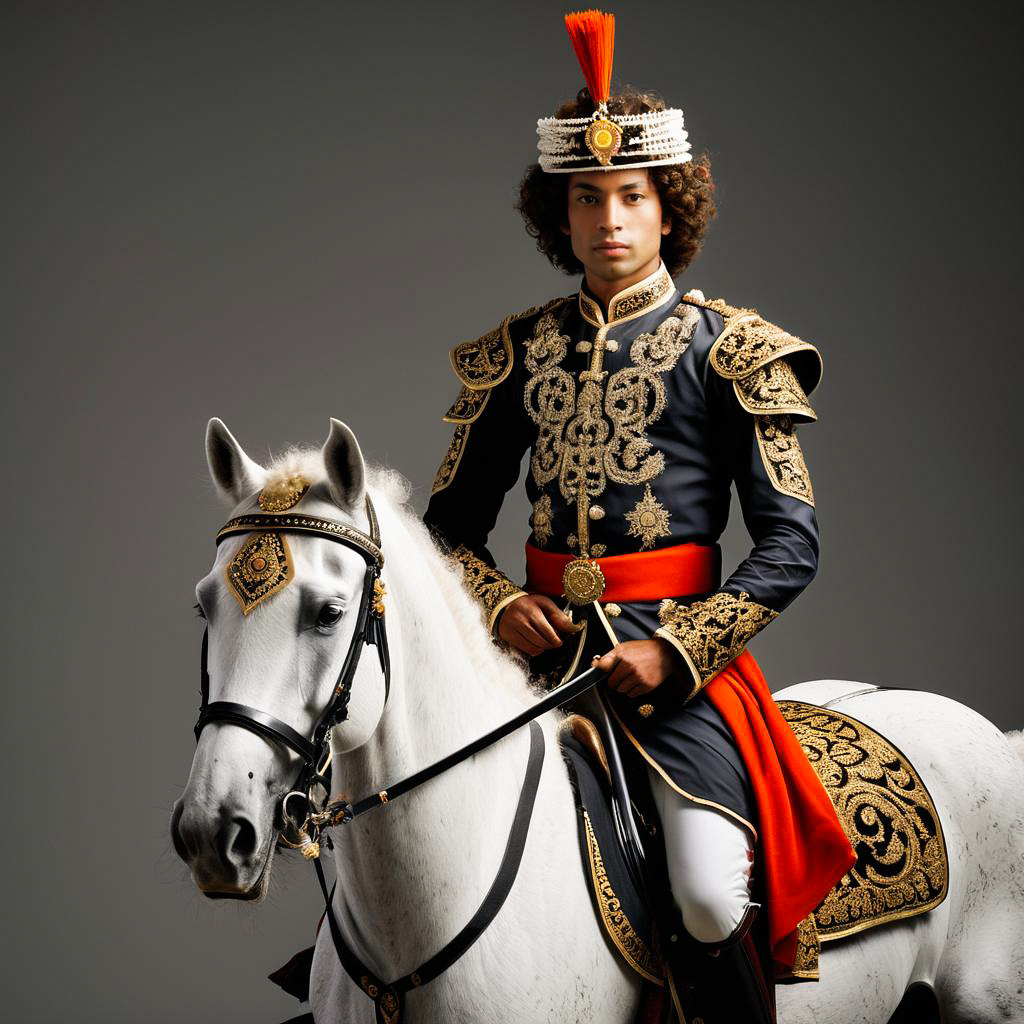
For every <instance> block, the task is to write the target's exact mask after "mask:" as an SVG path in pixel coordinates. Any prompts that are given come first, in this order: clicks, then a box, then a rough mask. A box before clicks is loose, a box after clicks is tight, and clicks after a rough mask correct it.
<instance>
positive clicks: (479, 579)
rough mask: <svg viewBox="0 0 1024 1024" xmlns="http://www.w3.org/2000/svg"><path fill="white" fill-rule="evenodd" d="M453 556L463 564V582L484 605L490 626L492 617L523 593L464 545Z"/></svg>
mask: <svg viewBox="0 0 1024 1024" xmlns="http://www.w3.org/2000/svg"><path fill="white" fill-rule="evenodd" d="M452 555H453V556H454V557H455V558H456V559H457V560H458V561H459V562H460V563H461V565H462V569H463V582H464V583H465V584H466V587H467V588H468V589H469V591H470V593H471V594H472V595H473V596H474V597H475V598H476V599H477V600H478V601H479V602H480V604H481V605H483V608H484V611H485V612H486V613H487V617H488V620H491V621H490V624H491V625H493V620H492V616H493V615H494V614H495V612H497V611H499V610H500V608H501V606H503V605H504V604H507V603H508V599H509V598H511V597H517V596H518V595H520V594H522V593H523V591H522V590H520V589H519V587H517V586H516V585H515V584H514V583H513V582H512V581H511V580H510V579H509V578H508V577H507V576H506V575H505V574H504V573H503V572H502V571H501V570H500V569H495V568H494V566H491V565H488V564H487V563H486V562H485V561H484V560H483V559H481V558H477V556H476V555H474V554H473V552H472V551H470V550H469V548H467V547H466V546H465V545H464V544H460V545H459V546H458V547H457V548H455V550H454V551H453V552H452Z"/></svg>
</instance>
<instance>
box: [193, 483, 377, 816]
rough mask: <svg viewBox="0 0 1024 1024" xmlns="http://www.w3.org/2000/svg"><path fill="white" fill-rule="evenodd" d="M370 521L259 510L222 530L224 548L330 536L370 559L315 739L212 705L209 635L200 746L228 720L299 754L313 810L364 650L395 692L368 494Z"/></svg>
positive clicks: (300, 787)
mask: <svg viewBox="0 0 1024 1024" xmlns="http://www.w3.org/2000/svg"><path fill="white" fill-rule="evenodd" d="M366 518H367V520H368V522H369V524H370V532H369V534H365V533H363V532H362V531H361V530H357V529H356V528H355V527H354V526H349V525H348V524H346V523H338V522H335V521H334V520H332V519H323V518H321V517H319V516H307V515H302V514H300V513H296V512H287V513H274V514H272V513H256V512H253V513H248V514H246V515H241V516H235V518H234V519H230V520H228V522H226V523H225V524H224V525H223V526H222V527H221V528H220V530H218V531H217V544H218V545H219V544H220V543H221V541H223V540H224V539H226V538H227V537H234V536H237V535H238V534H243V533H254V532H260V533H300V534H306V535H312V536H316V537H325V538H327V539H328V540H331V541H334V542H335V543H338V544H343V545H344V546H345V547H347V548H350V549H351V550H353V551H357V552H358V553H359V554H360V555H362V556H363V558H364V559H365V561H366V575H365V577H364V578H363V591H362V594H361V595H360V598H359V609H358V612H357V614H356V626H355V632H354V633H353V635H352V642H351V643H350V644H349V648H348V652H347V653H346V655H345V661H344V664H343V665H342V667H341V671H340V672H339V673H338V678H337V681H336V682H335V684H334V690H333V691H332V694H331V699H330V701H329V702H328V704H327V707H326V708H324V711H323V713H322V714H321V715H320V718H319V720H318V722H317V724H316V726H315V727H314V729H313V735H312V738H310V739H307V738H306V737H305V736H303V735H302V734H301V733H299V732H297V731H296V730H295V729H293V728H292V727H291V726H290V725H288V724H287V723H286V722H282V721H281V720H280V719H279V718H275V717H274V716H273V715H271V714H269V713H267V712H266V711H261V710H260V709H259V708H254V707H250V706H249V705H248V704H236V703H234V702H232V701H225V700H217V701H213V702H212V703H211V702H210V674H209V671H208V668H207V651H208V646H209V640H208V631H207V632H204V633H203V647H202V669H201V676H200V692H201V696H202V703H201V704H200V707H199V718H198V720H197V721H196V724H195V734H196V741H197V742H198V740H199V735H200V733H201V732H202V731H203V729H204V728H205V727H206V726H207V725H209V724H210V722H227V723H229V724H231V725H238V726H241V727H242V728H243V729H248V730H249V731H250V732H255V733H257V734H258V735H260V736H263V737H265V738H267V739H269V740H271V741H274V742H277V743H280V744H282V745H283V746H285V747H287V748H288V749H289V750H293V751H294V752H295V753H296V754H298V755H299V757H301V758H302V762H303V764H302V770H301V772H300V774H299V778H298V780H297V782H296V784H295V786H294V787H293V789H294V790H295V791H298V792H300V793H301V794H302V795H303V796H304V797H305V798H306V801H307V803H309V804H310V806H312V802H311V800H310V795H309V794H310V790H311V789H312V788H313V786H314V785H316V784H317V783H320V784H321V785H323V786H324V787H325V788H326V787H327V785H328V783H327V780H326V779H325V778H324V777H323V774H322V773H323V772H324V771H325V762H326V759H327V752H328V745H329V742H330V739H329V738H330V733H331V729H332V728H334V726H336V725H338V724H339V723H340V722H343V721H345V719H346V718H347V717H348V704H349V698H350V696H351V693H352V679H353V677H354V675H355V671H356V667H357V666H358V664H359V656H360V654H361V653H362V650H363V647H364V646H366V645H372V646H374V647H376V648H377V654H378V656H379V658H380V667H381V671H382V672H383V673H384V703H385V704H387V700H388V696H389V695H390V693H391V659H390V656H389V654H388V640H387V631H386V629H385V625H384V604H383V600H382V597H383V592H384V587H383V584H382V583H381V581H380V573H381V569H382V568H383V566H384V552H383V551H382V550H381V546H380V526H379V524H378V523H377V514H376V512H375V511H374V508H373V502H371V501H370V496H369V495H368V494H367V495H366ZM296 824H297V823H296Z"/></svg>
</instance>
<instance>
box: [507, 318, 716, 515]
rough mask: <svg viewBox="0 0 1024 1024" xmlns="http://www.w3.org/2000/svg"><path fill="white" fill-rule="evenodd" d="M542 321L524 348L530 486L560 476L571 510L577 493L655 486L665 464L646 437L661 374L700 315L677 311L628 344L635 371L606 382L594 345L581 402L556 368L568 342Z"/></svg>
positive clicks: (657, 405) (657, 411)
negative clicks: (531, 434)
mask: <svg viewBox="0 0 1024 1024" xmlns="http://www.w3.org/2000/svg"><path fill="white" fill-rule="evenodd" d="M544 320H545V318H541V320H540V321H538V324H537V329H536V331H535V333H534V337H533V338H531V339H530V340H529V341H528V342H527V343H526V347H527V356H526V367H527V369H528V370H529V371H530V372H531V376H530V377H529V379H528V380H527V382H526V387H525V393H524V401H525V405H526V411H527V413H528V414H529V416H530V418H531V419H532V420H533V422H534V423H535V424H536V425H537V428H538V432H537V441H536V443H535V445H534V450H533V455H532V457H531V461H530V470H531V472H532V474H533V478H534V481H535V483H536V484H537V485H538V486H543V485H544V484H545V483H547V482H548V481H550V480H553V479H555V478H556V477H557V478H558V485H559V490H560V492H561V494H562V497H563V498H564V499H565V500H566V502H567V503H568V504H572V503H573V502H575V501H576V499H577V496H578V495H579V494H580V493H581V492H582V493H584V494H585V496H586V497H587V498H596V497H597V496H598V495H600V494H603V493H604V491H605V489H606V487H607V485H608V481H609V480H611V481H613V482H614V483H620V484H640V483H645V482H646V481H648V480H652V479H653V478H654V477H656V476H657V475H658V474H659V473H661V471H662V470H663V469H664V466H665V457H664V455H663V453H662V452H659V451H652V447H653V446H652V444H651V442H650V441H649V440H648V438H647V436H646V431H647V428H648V427H649V426H650V425H651V424H652V423H654V422H655V421H656V420H657V419H658V417H659V416H661V414H662V412H663V411H664V409H665V383H664V380H663V379H662V375H663V374H664V373H667V372H668V371H669V370H671V369H672V368H673V367H674V366H675V364H676V362H678V360H679V358H680V356H682V354H683V353H684V352H685V351H686V348H687V346H688V345H689V343H690V340H691V339H692V338H693V334H694V331H695V330H696V327H697V323H698V320H699V314H697V312H696V311H695V310H694V309H693V308H692V307H690V306H687V305H685V304H681V305H679V306H678V307H677V308H676V309H675V310H674V311H673V313H672V314H671V315H670V316H668V317H666V318H665V320H663V321H662V323H661V324H660V325H659V326H658V328H657V329H656V330H655V331H654V332H653V333H650V332H645V333H643V334H641V335H639V336H638V337H637V338H636V339H635V340H634V341H633V343H632V345H631V346H630V351H629V355H630V359H631V361H632V363H633V365H632V366H626V367H623V368H622V369H621V370H618V371H616V372H615V373H613V374H612V375H611V376H610V377H609V378H606V374H605V371H603V370H601V369H600V365H601V358H602V357H603V352H604V346H603V345H598V344H596V343H595V346H594V352H593V355H592V360H591V366H590V369H589V370H587V371H584V372H583V373H581V374H580V380H581V382H582V385H583V386H582V388H581V389H580V392H579V395H578V396H577V393H576V383H575V380H574V379H573V377H572V375H571V374H569V373H567V372H566V371H565V370H563V369H562V368H561V367H560V366H559V365H558V364H559V363H560V362H561V361H562V359H564V357H565V352H566V346H567V345H568V342H569V338H568V337H567V336H566V335H562V334H559V333H558V330H557V325H556V324H554V323H552V322H547V323H545V322H544Z"/></svg>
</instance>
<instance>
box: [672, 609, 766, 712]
mask: <svg viewBox="0 0 1024 1024" xmlns="http://www.w3.org/2000/svg"><path fill="white" fill-rule="evenodd" d="M778 614H779V613H778V612H776V611H773V610H772V609H771V608H766V607H765V606H764V605H763V604H758V603H757V602H756V601H752V600H751V598H750V595H749V594H747V593H740V594H739V595H738V596H737V595H734V594H730V593H727V592H726V591H724V590H722V591H719V592H718V593H717V594H712V595H711V596H710V597H708V598H705V599H704V600H703V601H696V602H694V603H693V604H690V605H681V604H678V603H677V602H676V601H673V600H671V599H669V600H665V601H662V602H661V606H660V607H659V608H658V620H659V621H660V622H661V627H660V628H659V629H658V630H656V631H655V634H654V635H655V636H660V637H663V638H664V639H666V640H668V641H669V642H670V643H671V644H672V645H673V646H674V647H675V648H676V650H678V651H679V652H680V654H682V655H683V657H684V658H685V660H686V662H687V664H688V665H689V666H690V670H691V672H692V673H693V676H694V687H693V690H692V691H691V692H690V695H689V696H688V697H687V698H686V699H687V700H690V699H692V698H693V697H695V696H696V695H697V694H698V693H699V692H700V690H701V689H702V687H703V686H704V684H705V683H707V682H708V680H709V679H711V678H712V677H713V676H715V675H717V674H718V673H719V672H721V670H722V669H723V668H725V666H726V665H728V664H729V662H730V661H732V660H733V658H735V657H736V656H737V655H739V654H741V653H742V651H743V648H744V647H746V646H747V643H748V642H749V641H750V640H751V639H752V638H753V637H754V636H756V635H757V634H758V633H759V632H760V631H761V630H762V629H764V627H765V626H767V625H768V623H769V622H771V621H772V619H774V618H777V617H778Z"/></svg>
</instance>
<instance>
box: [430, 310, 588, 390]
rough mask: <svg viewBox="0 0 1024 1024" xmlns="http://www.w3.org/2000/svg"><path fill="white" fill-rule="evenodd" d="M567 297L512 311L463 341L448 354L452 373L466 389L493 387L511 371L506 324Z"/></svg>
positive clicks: (509, 339) (511, 356)
mask: <svg viewBox="0 0 1024 1024" xmlns="http://www.w3.org/2000/svg"><path fill="white" fill-rule="evenodd" d="M569 298H570V296H562V297H561V298H558V299H552V300H551V302H549V303H547V304H546V305H544V306H533V307H532V308H530V309H527V310H524V311H523V312H522V313H513V314H512V315H511V316H508V317H506V318H505V319H504V320H502V322H501V323H500V324H499V325H498V326H497V327H495V328H494V330H493V331H488V332H487V334H484V335H483V336H482V337H480V338H477V339H476V340H475V341H464V342H463V343H462V344H461V345H456V346H455V348H453V349H452V350H451V352H450V353H449V358H450V359H451V363H452V369H453V370H455V375H456V376H457V377H458V378H459V380H461V381H462V383H463V384H465V385H466V386H467V387H468V388H470V389H472V390H474V391H486V390H487V389H488V388H493V387H496V386H497V385H498V384H500V383H501V382H502V381H503V380H504V379H505V378H506V377H507V376H508V375H509V373H510V372H511V370H512V362H513V351H512V339H511V337H510V336H509V325H510V324H512V323H514V322H515V321H516V320H523V319H525V318H527V317H530V316H533V315H534V314H535V313H538V312H546V311H548V310H551V309H554V308H555V307H556V306H560V305H561V304H562V303H565V302H568V301H569Z"/></svg>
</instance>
